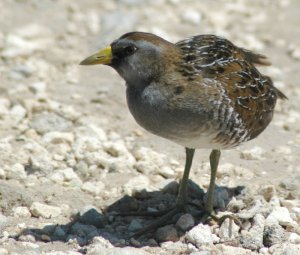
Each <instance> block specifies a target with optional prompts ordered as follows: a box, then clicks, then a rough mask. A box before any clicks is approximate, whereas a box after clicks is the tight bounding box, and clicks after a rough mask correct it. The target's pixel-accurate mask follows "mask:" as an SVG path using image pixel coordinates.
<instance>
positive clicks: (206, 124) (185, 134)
mask: <svg viewBox="0 0 300 255" xmlns="http://www.w3.org/2000/svg"><path fill="white" fill-rule="evenodd" d="M156 99H157V98H156ZM158 100H159V99H157V101H155V102H149V101H148V100H145V98H142V97H140V95H139V94H136V93H130V91H128V89H127V103H128V106H129V109H130V112H131V113H132V115H133V117H134V118H135V120H136V121H137V123H138V124H139V125H141V126H142V127H143V128H145V129H146V130H147V131H149V132H151V133H153V134H155V135H158V136H161V137H163V138H166V139H168V140H171V141H173V142H175V143H177V144H180V145H182V146H184V147H188V148H213V149H221V148H225V147H226V146H224V144H221V143H217V142H216V141H215V138H216V136H217V135H218V130H217V129H216V125H215V124H214V123H212V122H211V118H209V116H207V113H204V112H203V113H201V111H199V112H193V111H191V110H189V109H176V108H175V109H170V108H169V107H167V106H166V105H165V102H164V100H162V101H158Z"/></svg>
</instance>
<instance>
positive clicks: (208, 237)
mask: <svg viewBox="0 0 300 255" xmlns="http://www.w3.org/2000/svg"><path fill="white" fill-rule="evenodd" d="M186 239H187V240H188V241H189V242H191V243H193V244H195V245H196V246H197V247H198V248H201V247H202V246H203V245H212V244H213V236H212V233H211V229H210V227H209V226H208V225H203V224H202V223H200V224H198V225H197V226H195V227H193V228H192V229H191V230H190V231H189V232H188V233H187V234H186Z"/></svg>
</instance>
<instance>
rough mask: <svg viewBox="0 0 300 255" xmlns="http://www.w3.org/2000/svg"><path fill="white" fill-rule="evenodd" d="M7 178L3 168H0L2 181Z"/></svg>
mask: <svg viewBox="0 0 300 255" xmlns="http://www.w3.org/2000/svg"><path fill="white" fill-rule="evenodd" d="M5 178H6V173H5V171H4V170H3V168H0V179H5Z"/></svg>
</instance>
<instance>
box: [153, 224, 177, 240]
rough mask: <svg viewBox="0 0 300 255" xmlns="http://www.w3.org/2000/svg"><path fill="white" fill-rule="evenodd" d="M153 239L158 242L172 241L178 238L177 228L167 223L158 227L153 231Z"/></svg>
mask: <svg viewBox="0 0 300 255" xmlns="http://www.w3.org/2000/svg"><path fill="white" fill-rule="evenodd" d="M155 239H156V240H157V241H158V242H166V241H173V242H176V241H177V240H178V234H177V230H176V229H175V228H174V227H173V226H172V225H167V226H164V227H161V228H158V229H157V230H156V232H155Z"/></svg>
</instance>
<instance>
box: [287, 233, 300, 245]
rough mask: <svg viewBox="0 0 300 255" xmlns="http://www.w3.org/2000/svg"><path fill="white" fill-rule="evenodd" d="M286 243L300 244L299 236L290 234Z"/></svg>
mask: <svg viewBox="0 0 300 255" xmlns="http://www.w3.org/2000/svg"><path fill="white" fill-rule="evenodd" d="M288 241H289V242H291V243H293V244H300V235H298V234H296V233H290V236H289V238H288Z"/></svg>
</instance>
